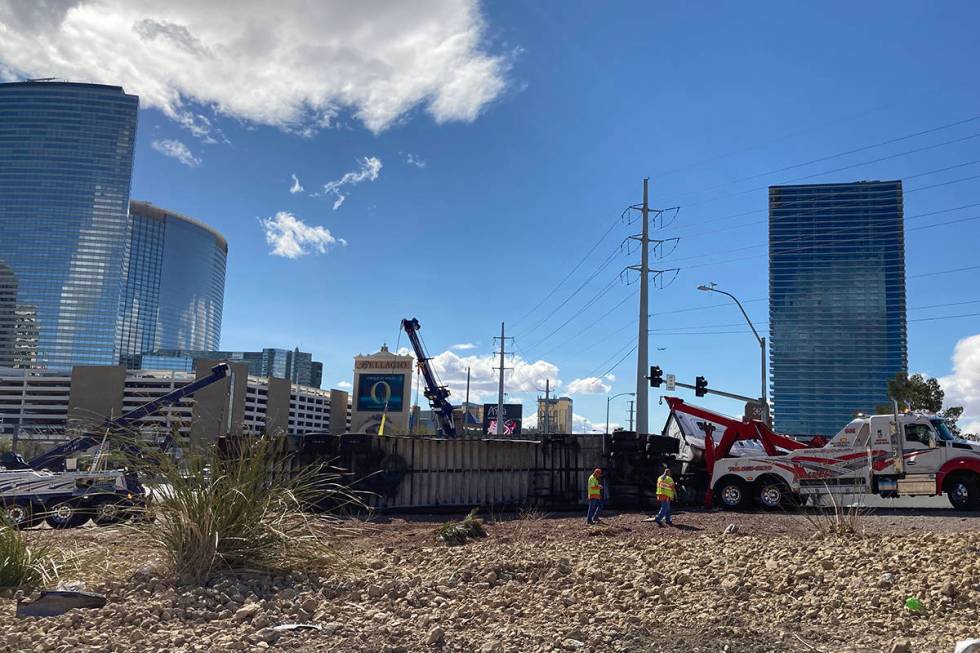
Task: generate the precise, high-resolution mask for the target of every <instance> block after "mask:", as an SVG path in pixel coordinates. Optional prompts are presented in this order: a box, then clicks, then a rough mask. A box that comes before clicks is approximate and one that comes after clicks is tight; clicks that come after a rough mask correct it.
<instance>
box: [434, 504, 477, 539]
mask: <svg viewBox="0 0 980 653" xmlns="http://www.w3.org/2000/svg"><path fill="white" fill-rule="evenodd" d="M478 510H479V509H478V508H473V510H470V512H469V514H468V515H466V517H465V518H463V520H462V521H458V522H453V521H447V522H446V523H445V524H443V525H442V526H440V527H439V529H438V530H437V531H436V535H438V537H439V539H440V540H442V541H443V542H445V543H446V544H448V545H449V546H458V545H460V544H465V543H466V541H467V540H475V539H479V538H481V537H486V536H487V529H486V528H484V527H483V520H482V519H480V518H479V517H477V516H476V513H477V512H478Z"/></svg>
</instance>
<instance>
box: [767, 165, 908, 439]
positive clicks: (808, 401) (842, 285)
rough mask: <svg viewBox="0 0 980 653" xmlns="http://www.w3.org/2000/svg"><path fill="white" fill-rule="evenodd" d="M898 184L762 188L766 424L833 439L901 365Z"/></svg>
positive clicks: (881, 395)
mask: <svg viewBox="0 0 980 653" xmlns="http://www.w3.org/2000/svg"><path fill="white" fill-rule="evenodd" d="M903 218H904V216H903V206H902V182H901V181H866V182H857V183H848V184H817V185H805V186H771V187H770V188H769V318H770V324H769V330H770V343H771V350H770V364H771V370H772V400H773V404H774V418H775V428H776V430H777V431H780V432H783V433H791V434H794V435H814V434H822V435H833V434H834V433H836V432H837V431H838V430H840V428H842V427H843V426H844V425H845V424H847V423H848V422H849V421H850V420H851V418H852V416H853V415H854V413H855V411H862V412H865V413H870V412H872V411H874V409H875V407H876V406H877V405H880V404H887V403H888V380H889V379H891V378H892V377H894V376H895V374H896V373H898V372H903V371H906V369H907V367H908V354H907V336H906V318H905V237H904V222H903Z"/></svg>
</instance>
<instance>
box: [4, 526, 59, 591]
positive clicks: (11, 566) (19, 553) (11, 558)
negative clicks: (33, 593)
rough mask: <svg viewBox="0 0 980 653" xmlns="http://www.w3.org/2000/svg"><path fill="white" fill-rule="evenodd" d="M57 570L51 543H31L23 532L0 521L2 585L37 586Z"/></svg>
mask: <svg viewBox="0 0 980 653" xmlns="http://www.w3.org/2000/svg"><path fill="white" fill-rule="evenodd" d="M56 571H57V568H56V565H55V564H54V556H53V555H52V551H51V547H50V546H49V545H46V544H31V543H29V542H28V540H27V538H26V537H25V535H24V533H22V532H20V531H19V530H17V529H15V528H13V527H11V526H10V525H8V524H6V523H4V522H2V521H0V587H35V586H38V585H42V584H45V583H47V582H49V581H50V580H51V579H52V578H53V577H54V576H55V575H56Z"/></svg>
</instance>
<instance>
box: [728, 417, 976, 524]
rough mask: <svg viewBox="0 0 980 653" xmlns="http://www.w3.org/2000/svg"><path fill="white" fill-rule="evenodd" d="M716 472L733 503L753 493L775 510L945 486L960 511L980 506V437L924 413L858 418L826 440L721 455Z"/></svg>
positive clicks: (935, 491) (741, 503) (924, 492)
mask: <svg viewBox="0 0 980 653" xmlns="http://www.w3.org/2000/svg"><path fill="white" fill-rule="evenodd" d="M896 421H897V428H896ZM747 424H748V423H747ZM760 424H761V423H760ZM762 426H765V425H762ZM756 427H757V428H758V425H756ZM759 430H760V431H761V429H759ZM709 474H710V487H711V489H712V491H713V492H712V494H713V496H714V498H715V499H716V500H717V501H719V502H720V503H721V505H722V506H724V507H726V508H731V509H737V508H742V507H746V506H747V505H748V504H749V503H750V502H752V501H753V500H755V501H758V502H759V503H760V504H761V505H762V506H763V507H765V508H770V509H774V508H777V507H779V506H783V505H786V504H788V503H791V502H792V501H793V500H797V501H801V500H806V499H807V498H809V497H819V496H823V495H826V494H828V493H831V494H833V495H838V496H841V497H855V496H857V495H862V494H876V495H879V496H882V497H899V496H937V495H939V494H943V493H945V494H946V496H947V497H949V501H950V503H951V504H952V505H953V507H954V508H956V509H957V510H977V509H980V444H977V443H971V442H969V441H967V440H963V439H961V438H959V437H957V436H955V435H954V434H953V433H952V432H951V431H950V429H949V427H948V426H947V425H946V423H945V422H943V421H942V420H941V419H939V418H937V417H936V416H934V415H930V414H924V413H903V414H895V415H873V416H870V417H858V418H856V419H854V420H852V421H851V422H850V423H849V424H848V425H847V426H845V427H844V428H843V429H841V431H840V432H839V433H838V434H837V435H835V436H834V437H833V438H832V439H831V440H830V441H829V442H827V443H826V444H825V445H823V446H822V447H814V448H806V449H794V450H791V451H772V450H771V448H770V451H769V453H762V452H759V454H758V455H755V454H749V455H745V454H744V453H743V455H741V456H739V457H719V458H717V459H715V460H713V461H710V462H709Z"/></svg>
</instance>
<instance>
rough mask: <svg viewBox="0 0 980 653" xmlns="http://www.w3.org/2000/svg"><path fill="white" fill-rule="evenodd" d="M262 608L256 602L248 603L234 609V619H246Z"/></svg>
mask: <svg viewBox="0 0 980 653" xmlns="http://www.w3.org/2000/svg"><path fill="white" fill-rule="evenodd" d="M261 609H262V606H260V605H259V604H258V603H248V604H246V605H243V606H242V607H240V608H238V610H236V611H235V617H234V618H235V621H248V620H249V619H251V618H252V617H254V616H255V615H256V613H257V612H258V611H259V610H261Z"/></svg>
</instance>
